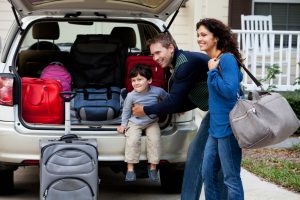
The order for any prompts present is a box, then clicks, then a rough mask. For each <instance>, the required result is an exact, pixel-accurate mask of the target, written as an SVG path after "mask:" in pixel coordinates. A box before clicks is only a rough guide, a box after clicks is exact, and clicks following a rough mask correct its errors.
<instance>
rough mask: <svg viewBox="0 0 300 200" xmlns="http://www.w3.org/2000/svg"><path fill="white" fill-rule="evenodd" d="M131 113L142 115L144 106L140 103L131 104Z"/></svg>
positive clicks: (137, 115)
mask: <svg viewBox="0 0 300 200" xmlns="http://www.w3.org/2000/svg"><path fill="white" fill-rule="evenodd" d="M132 114H133V115H134V116H136V117H142V116H144V115H145V112H144V106H142V105H140V104H133V106H132Z"/></svg>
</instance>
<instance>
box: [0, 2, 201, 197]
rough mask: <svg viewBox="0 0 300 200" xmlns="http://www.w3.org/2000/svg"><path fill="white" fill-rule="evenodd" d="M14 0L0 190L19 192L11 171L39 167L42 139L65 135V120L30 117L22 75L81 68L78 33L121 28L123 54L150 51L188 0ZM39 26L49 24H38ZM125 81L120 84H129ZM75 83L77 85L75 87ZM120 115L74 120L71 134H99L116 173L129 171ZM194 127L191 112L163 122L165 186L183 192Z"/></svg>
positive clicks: (0, 72) (3, 98)
mask: <svg viewBox="0 0 300 200" xmlns="http://www.w3.org/2000/svg"><path fill="white" fill-rule="evenodd" d="M10 2H11V4H12V7H13V10H14V14H15V18H16V22H15V23H14V24H13V26H12V28H11V29H10V32H9V35H8V37H7V39H6V43H5V46H4V47H3V51H2V53H1V63H0V143H1V144H0V192H12V191H13V186H14V183H13V173H14V171H15V170H16V169H17V168H18V167H19V166H30V165H39V159H40V149H39V140H40V139H42V138H59V137H60V136H62V135H63V134H64V131H65V126H64V123H61V124H45V123H33V122H28V121H26V120H25V119H24V117H23V114H22V104H24V101H27V100H26V99H22V78H23V77H39V75H40V73H41V70H42V69H43V68H44V67H45V66H46V65H47V64H48V63H50V62H51V61H60V62H62V63H64V64H65V65H66V67H67V68H68V69H70V71H72V69H73V68H76V67H77V66H76V65H74V63H73V61H74V59H76V57H74V54H73V53H72V48H73V45H74V41H75V40H76V38H77V37H78V36H79V35H107V36H108V37H109V35H111V34H112V32H113V30H114V29H115V28H117V30H118V31H117V33H116V35H118V34H119V42H120V45H121V44H122V45H123V47H124V46H125V48H126V53H125V54H120V56H123V55H125V57H126V55H132V54H134V55H135V54H136V55H149V50H148V48H147V45H146V41H147V40H148V39H150V38H151V37H153V36H154V35H156V34H157V33H159V32H163V31H168V30H167V28H166V27H168V26H169V24H167V25H168V26H165V24H164V21H165V20H167V18H169V17H170V16H171V14H172V13H174V12H175V11H177V10H178V9H179V8H180V6H181V4H182V3H183V1H182V0H156V1H149V0H81V1H78V0H11V1H10ZM174 16H176V15H174ZM170 21H171V22H172V21H173V20H170ZM40 24H43V26H41V27H39V28H36V26H38V25H40ZM122 27H123V28H124V27H125V28H124V30H125V29H127V30H128V29H130V30H131V34H128V33H126V32H123V31H122V30H123V29H122ZM132 33H134V34H132ZM124 44H126V45H127V46H126V45H124ZM53 52H55V53H53ZM95 56H96V55H95ZM92 60H93V58H92V59H91V62H93V61H92ZM83 70H84V69H83ZM77 72H78V73H77V74H72V75H73V77H72V78H73V80H77V79H78V78H79V76H80V75H81V74H82V73H84V72H81V71H80V70H79V71H78V70H77ZM109 73H113V70H112V72H108V75H109ZM122 73H123V72H122V70H120V72H119V79H125V78H126V77H125V75H124V74H122ZM119 82H120V83H121V85H120V87H121V88H122V87H123V86H124V85H122V83H123V82H124V81H121V80H119ZM76 87H77V86H76V85H75V84H74V85H73V89H76ZM29 98H30V97H29ZM71 113H72V112H71ZM118 118H119V116H117V117H116V118H115V119H112V120H104V121H103V120H102V121H93V122H92V123H89V122H86V123H83V122H80V121H76V120H75V121H72V126H71V130H72V133H74V134H77V135H78V136H79V137H82V138H96V139H97V141H98V151H99V157H98V160H99V162H100V163H101V164H100V165H101V166H109V167H111V169H112V170H113V171H115V172H119V171H124V170H125V169H126V165H124V162H123V161H124V143H125V142H124V135H122V134H118V133H117V131H116V127H117V126H118V125H119V122H120V121H119V120H118ZM168 119H169V120H168ZM196 130H197V126H196V125H195V122H194V113H193V111H189V112H186V113H184V114H181V115H172V116H169V117H167V118H166V119H165V120H161V131H162V157H161V163H160V165H159V169H160V178H161V185H162V188H163V189H164V190H165V191H169V192H179V191H180V189H181V183H182V176H183V168H184V163H185V160H186V155H187V149H188V146H189V144H190V142H191V140H192V138H193V137H194V135H195V133H196ZM144 139H145V138H142V154H141V157H140V160H141V163H140V164H139V168H138V169H140V173H139V174H138V175H139V176H140V177H143V176H144V174H145V173H143V172H144V171H145V170H146V167H145V166H146V160H147V158H146V149H145V140H144Z"/></svg>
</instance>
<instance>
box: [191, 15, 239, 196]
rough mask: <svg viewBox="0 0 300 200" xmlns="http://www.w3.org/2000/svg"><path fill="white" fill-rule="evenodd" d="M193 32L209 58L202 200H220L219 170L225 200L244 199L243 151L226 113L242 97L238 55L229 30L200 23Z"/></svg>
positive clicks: (211, 21) (212, 22) (215, 22)
mask: <svg viewBox="0 0 300 200" xmlns="http://www.w3.org/2000/svg"><path fill="white" fill-rule="evenodd" d="M196 28H197V35H198V38H197V42H198V44H199V47H200V50H201V51H205V52H206V53H207V54H208V56H209V57H210V58H211V59H210V60H209V61H208V68H209V71H208V79H207V83H208V91H209V110H210V128H209V136H208V141H207V143H206V146H205V151H204V160H203V166H202V177H203V180H204V188H205V199H206V200H215V199H220V198H221V197H220V195H221V189H220V187H219V186H220V183H219V182H218V178H217V175H218V173H217V172H218V171H219V170H220V168H221V169H222V171H223V174H224V184H225V185H226V187H227V199H230V200H240V199H244V191H243V185H242V181H241V177H240V171H241V159H242V151H241V148H240V147H239V146H238V143H237V140H236V139H235V137H234V135H233V133H232V130H231V127H230V123H229V112H230V111H231V109H232V108H233V107H234V105H235V103H236V102H237V98H238V96H239V95H240V94H241V91H240V82H241V80H242V78H243V76H242V73H241V71H240V67H239V62H242V58H241V54H240V53H239V51H238V48H237V43H236V41H235V39H234V37H233V35H232V33H231V31H230V29H229V28H228V27H227V26H226V25H225V24H224V23H222V22H221V21H219V20H216V19H202V20H200V21H199V22H198V23H197V25H196Z"/></svg>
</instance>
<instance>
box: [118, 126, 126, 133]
mask: <svg viewBox="0 0 300 200" xmlns="http://www.w3.org/2000/svg"><path fill="white" fill-rule="evenodd" d="M125 130H126V127H125V126H122V125H121V126H118V127H117V131H118V132H119V133H122V134H124V133H125Z"/></svg>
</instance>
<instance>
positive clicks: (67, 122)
mask: <svg viewBox="0 0 300 200" xmlns="http://www.w3.org/2000/svg"><path fill="white" fill-rule="evenodd" d="M60 96H61V98H62V99H63V100H64V101H65V135H68V134H70V133H71V120H70V118H71V117H70V115H71V112H70V111H71V106H70V104H71V103H70V102H71V100H72V99H73V98H74V97H75V96H76V92H71V91H70V92H61V93H60Z"/></svg>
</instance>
